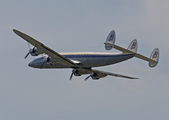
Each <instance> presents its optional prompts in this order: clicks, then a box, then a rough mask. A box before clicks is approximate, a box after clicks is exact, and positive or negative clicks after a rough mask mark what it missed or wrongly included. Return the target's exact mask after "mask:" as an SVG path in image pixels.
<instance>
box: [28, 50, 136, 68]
mask: <svg viewBox="0 0 169 120" xmlns="http://www.w3.org/2000/svg"><path fill="white" fill-rule="evenodd" d="M60 55H62V56H64V57H65V58H67V59H70V60H74V61H78V62H80V64H79V66H80V67H87V68H91V67H100V66H106V65H111V64H115V63H118V62H122V61H125V60H128V59H130V58H132V57H134V56H135V54H123V53H92V52H90V53H60ZM44 57H45V56H42V57H39V58H36V59H34V60H33V61H31V62H30V63H29V66H30V67H34V68H42V69H45V68H70V67H68V66H67V65H64V64H62V63H60V62H58V63H55V64H50V63H44V61H43V59H44Z"/></svg>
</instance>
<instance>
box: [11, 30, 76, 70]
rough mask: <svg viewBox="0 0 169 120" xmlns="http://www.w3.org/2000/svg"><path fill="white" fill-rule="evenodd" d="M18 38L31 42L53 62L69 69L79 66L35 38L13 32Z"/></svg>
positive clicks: (16, 31)
mask: <svg viewBox="0 0 169 120" xmlns="http://www.w3.org/2000/svg"><path fill="white" fill-rule="evenodd" d="M13 31H14V32H15V33H16V34H17V35H18V36H20V37H21V38H23V39H24V40H26V41H27V42H29V43H30V44H32V45H33V46H35V47H36V48H37V49H40V50H41V51H43V53H46V54H47V55H49V56H50V57H51V58H52V60H54V61H56V62H59V63H61V64H64V65H67V66H69V67H76V66H77V64H75V63H74V62H73V61H71V60H69V59H67V58H65V57H64V56H62V55H60V54H59V53H57V52H55V51H54V50H52V49H50V48H49V47H47V46H45V45H44V44H42V43H41V42H39V41H37V40H35V39H34V38H32V37H30V36H28V35H26V34H25V33H22V32H20V31H18V30H15V29H14V30H13Z"/></svg>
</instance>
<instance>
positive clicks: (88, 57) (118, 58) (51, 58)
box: [13, 29, 159, 81]
mask: <svg viewBox="0 0 169 120" xmlns="http://www.w3.org/2000/svg"><path fill="white" fill-rule="evenodd" d="M13 31H14V33H16V34H17V35H18V36H20V37H21V38H23V39H24V40H26V41H27V42H28V46H29V43H30V44H32V45H33V46H34V47H33V48H30V46H29V48H30V50H29V52H28V53H27V55H26V56H25V59H26V58H27V57H28V55H29V54H30V55H32V56H38V55H40V54H46V55H44V56H41V57H38V58H36V59H34V60H33V61H31V62H30V63H29V64H28V65H29V66H30V67H33V68H40V69H50V68H53V69H54V68H72V69H73V70H72V73H71V76H70V80H71V79H72V77H73V75H74V76H81V75H85V74H89V76H87V77H86V78H85V81H86V80H87V79H88V78H90V77H91V78H92V79H93V80H98V79H100V78H103V77H106V76H107V75H110V76H115V77H122V78H127V79H138V78H135V77H130V76H126V75H121V74H116V73H111V72H105V71H100V70H95V69H93V68H92V67H100V66H107V65H112V64H115V63H119V62H122V61H125V60H128V59H131V58H133V57H137V58H140V59H142V60H145V61H148V62H149V66H150V67H155V66H156V65H157V64H158V62H159V49H158V48H155V49H154V50H153V52H152V54H151V56H150V58H148V57H145V56H143V55H141V54H139V53H137V47H138V42H137V40H136V39H134V40H133V41H132V42H131V43H130V45H129V47H128V48H127V49H126V48H123V47H120V46H118V45H115V39H116V34H115V31H114V30H112V31H111V32H110V33H109V34H108V36H107V39H106V42H105V43H104V44H105V49H106V50H111V49H112V48H115V49H117V50H119V51H121V52H122V53H99V52H80V53H78V52H77V53H57V52H56V51H54V50H52V49H50V48H49V47H47V46H45V45H44V44H42V43H41V42H39V41H37V40H35V39H34V38H32V37H30V36H28V35H26V34H25V33H22V32H20V31H18V30H15V29H13Z"/></svg>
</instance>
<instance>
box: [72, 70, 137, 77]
mask: <svg viewBox="0 0 169 120" xmlns="http://www.w3.org/2000/svg"><path fill="white" fill-rule="evenodd" d="M73 74H74V75H75V76H81V75H83V74H90V75H89V76H88V77H87V78H86V79H85V80H87V79H88V78H90V77H91V78H92V79H94V80H98V79H100V78H103V77H106V76H107V75H110V76H115V77H122V78H127V79H139V78H135V77H130V76H125V75H121V74H116V73H110V72H105V71H100V70H95V69H91V68H75V69H74V70H73V71H72V75H71V77H70V80H71V78H72V76H73Z"/></svg>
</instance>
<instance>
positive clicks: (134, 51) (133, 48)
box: [114, 39, 138, 54]
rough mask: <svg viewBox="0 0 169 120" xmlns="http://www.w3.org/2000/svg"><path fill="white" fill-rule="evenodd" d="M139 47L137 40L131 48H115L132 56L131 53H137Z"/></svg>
mask: <svg viewBox="0 0 169 120" xmlns="http://www.w3.org/2000/svg"><path fill="white" fill-rule="evenodd" d="M137 47H138V42H137V40H136V39H134V40H132V41H131V43H130V45H129V47H128V48H127V49H126V48H123V47H120V46H118V45H114V48H115V49H117V50H120V51H122V52H123V53H124V54H131V53H136V52H137Z"/></svg>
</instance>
